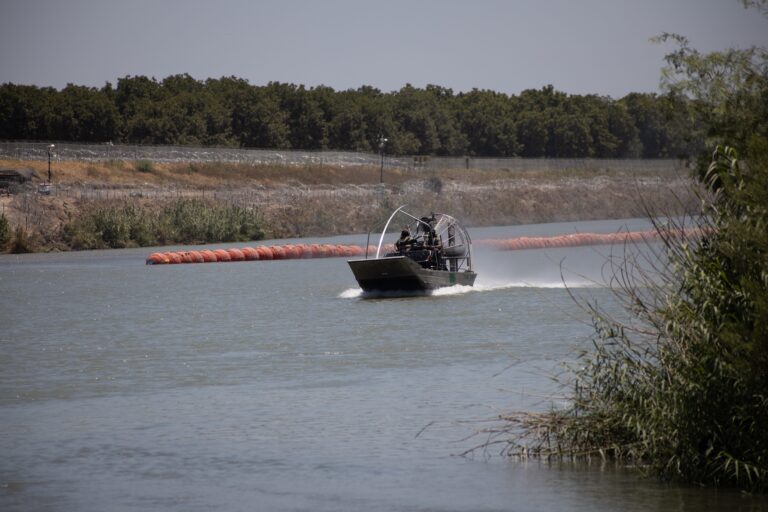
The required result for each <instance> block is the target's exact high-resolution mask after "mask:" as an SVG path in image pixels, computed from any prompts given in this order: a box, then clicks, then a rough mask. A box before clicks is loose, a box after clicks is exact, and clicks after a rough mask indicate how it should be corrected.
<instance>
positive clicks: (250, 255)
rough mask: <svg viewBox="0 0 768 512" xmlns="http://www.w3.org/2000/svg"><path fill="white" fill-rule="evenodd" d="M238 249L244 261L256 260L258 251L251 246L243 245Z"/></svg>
mask: <svg viewBox="0 0 768 512" xmlns="http://www.w3.org/2000/svg"><path fill="white" fill-rule="evenodd" d="M240 250H241V251H242V252H243V254H244V255H245V259H246V261H257V260H258V259H259V253H258V252H257V251H256V249H254V248H253V247H243V248H242V249H240Z"/></svg>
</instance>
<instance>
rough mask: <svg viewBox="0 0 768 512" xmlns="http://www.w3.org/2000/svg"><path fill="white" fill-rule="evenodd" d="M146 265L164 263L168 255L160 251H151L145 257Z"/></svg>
mask: <svg viewBox="0 0 768 512" xmlns="http://www.w3.org/2000/svg"><path fill="white" fill-rule="evenodd" d="M146 263H147V265H165V264H168V263H169V261H168V257H167V256H166V255H165V254H163V253H161V252H153V253H152V254H150V255H149V256H148V257H147V261H146Z"/></svg>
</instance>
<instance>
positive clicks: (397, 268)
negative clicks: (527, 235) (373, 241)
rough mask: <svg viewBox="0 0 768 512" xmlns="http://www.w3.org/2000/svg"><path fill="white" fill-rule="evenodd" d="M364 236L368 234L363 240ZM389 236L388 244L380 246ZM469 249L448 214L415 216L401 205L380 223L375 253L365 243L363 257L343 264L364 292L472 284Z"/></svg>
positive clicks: (463, 232) (467, 240) (463, 231)
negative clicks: (380, 227) (390, 241)
mask: <svg viewBox="0 0 768 512" xmlns="http://www.w3.org/2000/svg"><path fill="white" fill-rule="evenodd" d="M398 233H399V235H398ZM398 236H399V238H397V237H398ZM370 237H371V233H369V234H368V241H369V242H370ZM395 238H396V239H397V241H396V242H394V244H391V243H388V244H385V243H384V241H385V240H392V239H395ZM471 245H472V242H471V240H470V237H469V233H468V232H467V230H466V229H465V228H464V227H463V226H461V224H459V222H458V221H457V220H456V219H455V218H453V217H451V216H450V215H446V214H444V213H432V214H430V215H429V216H422V217H417V216H415V215H413V214H411V213H408V212H407V211H405V206H401V207H400V208H398V209H397V210H395V211H394V212H393V213H392V215H391V216H390V217H389V219H388V220H387V222H386V224H385V225H384V228H383V230H382V232H381V236H380V238H379V243H378V245H377V246H375V252H374V247H373V246H372V245H370V243H369V244H367V249H366V255H365V258H364V259H356V260H349V261H348V263H349V266H350V268H351V269H352V273H353V274H354V275H355V279H357V282H358V284H359V285H360V288H362V289H363V291H364V292H389V291H413V292H420V291H424V292H426V291H430V290H435V289H437V288H442V287H445V286H455V285H463V286H472V285H473V284H474V283H475V278H476V277H477V274H476V273H475V272H474V271H473V270H472V248H471ZM369 253H370V254H369Z"/></svg>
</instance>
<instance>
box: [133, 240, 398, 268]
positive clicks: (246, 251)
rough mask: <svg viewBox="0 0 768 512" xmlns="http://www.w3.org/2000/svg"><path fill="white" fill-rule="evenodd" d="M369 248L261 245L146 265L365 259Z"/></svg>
mask: <svg viewBox="0 0 768 512" xmlns="http://www.w3.org/2000/svg"><path fill="white" fill-rule="evenodd" d="M394 250H395V248H394V246H393V245H392V244H387V245H384V246H383V247H382V251H385V252H391V251H394ZM365 251H366V248H365V247H364V246H359V245H343V244H336V245H334V244H285V245H269V246H267V245H259V246H256V247H242V248H239V249H238V248H230V249H213V250H208V249H206V250H202V251H197V250H195V251H174V252H153V253H152V254H150V255H149V256H147V259H146V263H147V265H172V264H177V263H220V262H232V261H260V260H296V259H310V258H337V257H345V258H351V257H362V256H365ZM374 254H376V246H375V245H369V246H368V255H374Z"/></svg>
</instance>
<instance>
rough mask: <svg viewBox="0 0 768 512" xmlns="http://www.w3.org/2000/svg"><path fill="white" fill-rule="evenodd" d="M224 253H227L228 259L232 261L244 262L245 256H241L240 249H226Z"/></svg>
mask: <svg viewBox="0 0 768 512" xmlns="http://www.w3.org/2000/svg"><path fill="white" fill-rule="evenodd" d="M226 251H227V252H228V253H229V258H230V259H231V260H232V261H245V254H243V251H241V250H240V249H235V248H234V247H233V248H231V249H226Z"/></svg>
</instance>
